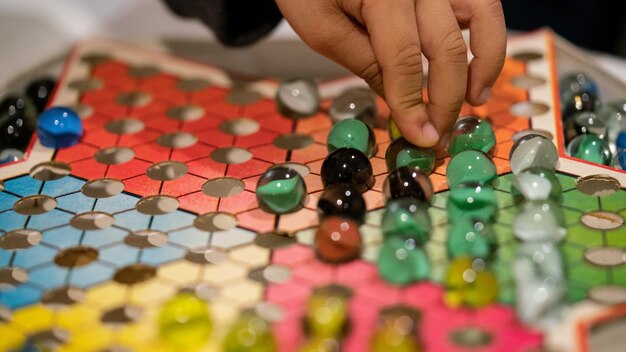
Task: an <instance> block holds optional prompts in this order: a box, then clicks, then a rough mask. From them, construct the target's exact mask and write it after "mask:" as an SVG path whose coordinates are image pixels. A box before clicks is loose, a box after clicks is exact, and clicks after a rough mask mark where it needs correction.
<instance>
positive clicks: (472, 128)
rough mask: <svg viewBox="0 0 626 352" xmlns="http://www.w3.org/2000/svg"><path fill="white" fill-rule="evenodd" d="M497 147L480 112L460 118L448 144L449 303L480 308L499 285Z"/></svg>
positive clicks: (447, 299) (447, 291)
mask: <svg viewBox="0 0 626 352" xmlns="http://www.w3.org/2000/svg"><path fill="white" fill-rule="evenodd" d="M495 145H496V138H495V133H494V132H493V128H492V127H491V125H490V124H489V122H488V121H487V120H485V119H481V118H479V117H476V116H468V117H465V118H462V119H460V120H459V121H458V122H457V123H456V125H455V126H454V128H453V132H452V135H451V138H450V141H449V144H448V152H449V153H450V155H451V156H452V159H451V160H450V163H449V164H448V168H447V170H446V177H447V181H448V186H449V187H450V196H449V197H448V201H447V204H446V208H447V211H448V218H449V219H450V228H449V230H448V240H447V242H446V246H447V250H448V255H449V257H450V258H451V259H452V262H451V263H450V265H449V267H448V271H447V274H446V277H445V285H446V296H445V302H446V303H447V304H448V305H449V306H451V307H458V306H469V307H481V306H484V305H487V304H490V303H492V302H493V301H495V299H496V298H497V296H498V292H499V286H498V283H497V280H496V278H495V275H494V274H493V272H491V271H490V269H489V264H490V259H491V258H492V257H493V253H494V252H495V250H496V243H497V242H496V239H495V236H494V234H493V231H492V230H491V224H492V223H493V221H494V219H495V217H496V211H497V209H498V201H497V198H496V193H495V191H494V188H493V186H494V182H495V180H496V179H497V176H498V173H497V170H496V166H495V165H494V163H493V161H492V160H491V158H490V156H491V155H493V153H494V148H495Z"/></svg>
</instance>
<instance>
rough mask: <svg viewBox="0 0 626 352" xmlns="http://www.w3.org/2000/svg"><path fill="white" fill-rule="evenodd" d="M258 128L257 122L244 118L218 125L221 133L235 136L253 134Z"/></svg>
mask: <svg viewBox="0 0 626 352" xmlns="http://www.w3.org/2000/svg"><path fill="white" fill-rule="evenodd" d="M260 128H261V126H260V125H259V123H258V122H257V121H255V120H252V119H248V118H245V117H240V118H236V119H231V120H226V121H224V122H222V123H221V124H220V130H221V131H222V132H224V133H228V134H232V135H235V136H247V135H251V134H255V133H257V132H258V131H259V129H260Z"/></svg>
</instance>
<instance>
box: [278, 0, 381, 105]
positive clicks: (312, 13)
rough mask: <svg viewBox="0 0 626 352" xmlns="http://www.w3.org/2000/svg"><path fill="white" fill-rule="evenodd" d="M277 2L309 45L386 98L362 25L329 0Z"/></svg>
mask: <svg viewBox="0 0 626 352" xmlns="http://www.w3.org/2000/svg"><path fill="white" fill-rule="evenodd" d="M276 3H277V4H278V6H279V8H280V10H281V12H282V13H283V15H284V16H285V18H286V19H287V21H289V24H290V25H291V26H292V27H293V29H294V30H295V31H296V33H298V35H299V36H300V37H301V38H302V40H303V41H304V42H305V43H306V44H307V45H309V46H310V47H311V48H312V49H313V50H315V51H317V52H318V53H320V54H322V55H324V56H326V57H328V58H329V59H331V60H333V61H335V62H337V63H338V64H340V65H342V66H344V67H346V68H348V69H349V70H350V71H352V72H353V73H354V74H356V75H358V76H359V77H361V78H363V79H364V80H365V81H366V82H367V83H368V84H369V85H370V87H371V88H372V89H373V90H374V91H375V92H376V93H377V94H379V95H380V96H383V97H384V89H383V81H382V76H381V70H380V67H379V66H378V62H377V61H376V57H375V56H374V51H373V49H372V46H371V45H370V42H369V37H368V35H367V32H366V31H365V30H364V29H363V28H361V27H360V26H359V25H357V24H355V23H354V22H352V21H351V20H350V19H349V18H348V17H347V16H346V15H345V13H344V12H343V11H342V10H340V9H339V8H338V7H337V6H336V5H333V4H332V3H331V2H328V1H310V0H277V1H276ZM292 19H294V20H293V21H292Z"/></svg>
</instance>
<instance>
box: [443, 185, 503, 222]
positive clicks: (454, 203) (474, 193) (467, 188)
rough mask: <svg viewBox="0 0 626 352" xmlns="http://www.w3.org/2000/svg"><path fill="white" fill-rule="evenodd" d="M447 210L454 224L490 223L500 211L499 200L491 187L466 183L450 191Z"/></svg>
mask: <svg viewBox="0 0 626 352" xmlns="http://www.w3.org/2000/svg"><path fill="white" fill-rule="evenodd" d="M446 209H447V211H448V218H449V219H450V221H451V222H453V223H454V222H456V221H467V220H478V221H481V222H485V223H489V222H491V221H492V220H493V218H494V217H495V215H496V212H497V211H498V199H497V197H496V193H495V191H494V189H493V188H492V187H491V186H489V185H484V184H482V183H478V182H465V183H462V184H459V185H457V186H456V187H455V188H453V189H451V190H450V195H449V197H448V202H447V203H446Z"/></svg>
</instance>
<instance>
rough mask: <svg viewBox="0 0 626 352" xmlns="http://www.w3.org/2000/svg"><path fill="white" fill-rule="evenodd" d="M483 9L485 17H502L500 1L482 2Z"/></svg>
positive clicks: (483, 0)
mask: <svg viewBox="0 0 626 352" xmlns="http://www.w3.org/2000/svg"><path fill="white" fill-rule="evenodd" d="M482 2H483V9H484V11H485V13H486V15H487V16H490V17H503V16H504V11H503V10H502V2H500V0H482Z"/></svg>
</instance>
